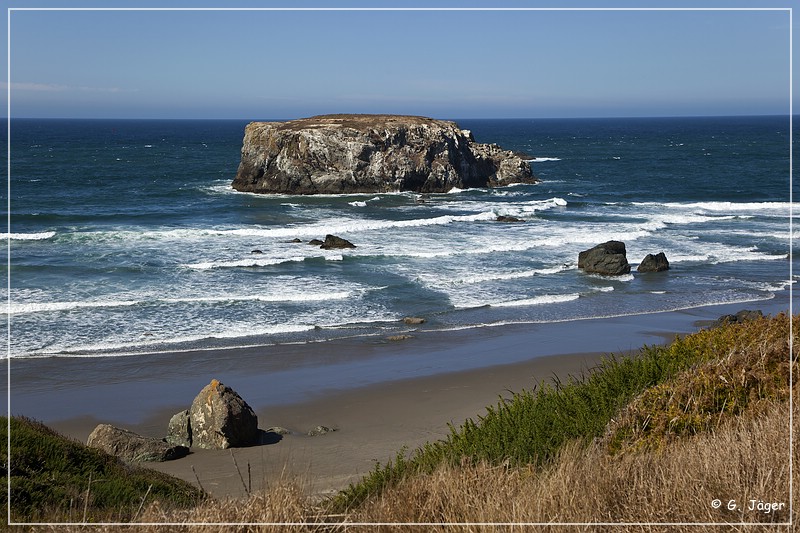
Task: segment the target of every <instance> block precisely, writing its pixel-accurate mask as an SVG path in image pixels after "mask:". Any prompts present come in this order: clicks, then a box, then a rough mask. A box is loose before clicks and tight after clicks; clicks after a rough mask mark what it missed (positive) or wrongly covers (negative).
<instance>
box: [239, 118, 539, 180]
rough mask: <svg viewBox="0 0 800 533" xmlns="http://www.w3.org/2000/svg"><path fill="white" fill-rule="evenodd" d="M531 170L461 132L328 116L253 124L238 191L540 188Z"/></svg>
mask: <svg viewBox="0 0 800 533" xmlns="http://www.w3.org/2000/svg"><path fill="white" fill-rule="evenodd" d="M537 182H538V180H537V179H536V178H535V177H534V176H533V173H532V172H531V167H530V165H529V164H528V163H527V162H526V161H524V160H523V159H522V158H521V157H519V155H517V154H514V153H513V152H511V151H509V150H504V149H502V148H500V147H499V146H497V145H495V144H482V143H477V142H475V139H474V137H473V136H472V133H470V132H469V131H468V130H462V129H461V128H460V127H459V126H458V124H456V123H455V122H451V121H446V120H435V119H431V118H427V117H416V116H401V115H360V114H342V115H322V116H315V117H310V118H303V119H298V120H290V121H287V122H251V123H250V124H248V125H247V127H246V128H245V131H244V139H243V141H242V150H241V162H240V164H239V168H238V170H237V172H236V177H235V178H234V180H233V183H232V186H233V188H234V189H236V190H237V191H243V192H255V193H286V194H351V193H366V192H368V193H380V192H393V191H416V192H420V193H427V192H447V191H449V190H451V189H453V188H459V189H466V188H469V187H502V186H505V185H509V184H511V183H537Z"/></svg>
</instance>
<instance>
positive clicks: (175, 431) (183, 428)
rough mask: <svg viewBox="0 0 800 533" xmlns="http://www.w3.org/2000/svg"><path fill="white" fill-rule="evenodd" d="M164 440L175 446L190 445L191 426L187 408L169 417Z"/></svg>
mask: <svg viewBox="0 0 800 533" xmlns="http://www.w3.org/2000/svg"><path fill="white" fill-rule="evenodd" d="M166 441H167V442H168V443H170V444H174V445H176V446H185V447H187V448H190V447H191V446H192V426H191V424H190V423H189V410H188V409H186V410H185V411H181V412H180V413H177V414H175V415H173V416H172V418H170V419H169V425H168V426H167V438H166Z"/></svg>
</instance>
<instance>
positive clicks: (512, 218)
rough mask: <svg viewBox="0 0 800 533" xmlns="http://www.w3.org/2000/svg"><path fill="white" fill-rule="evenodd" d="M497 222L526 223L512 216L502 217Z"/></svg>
mask: <svg viewBox="0 0 800 533" xmlns="http://www.w3.org/2000/svg"><path fill="white" fill-rule="evenodd" d="M495 220H497V221H498V222H525V221H524V220H522V219H521V218H517V217H512V216H510V215H500V216H498V217H497V218H496V219H495Z"/></svg>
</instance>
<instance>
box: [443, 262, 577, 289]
mask: <svg viewBox="0 0 800 533" xmlns="http://www.w3.org/2000/svg"><path fill="white" fill-rule="evenodd" d="M567 268H569V267H567V266H565V265H561V266H557V267H553V268H542V269H531V270H520V271H516V272H490V273H487V274H473V275H471V276H465V277H463V278H459V279H457V280H453V281H452V282H451V283H453V284H459V283H465V284H474V283H485V282H487V281H506V280H510V279H524V278H531V277H533V276H545V275H548V274H557V273H559V272H563V271H564V270H566V269H567Z"/></svg>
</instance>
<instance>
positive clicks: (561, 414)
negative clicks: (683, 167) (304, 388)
mask: <svg viewBox="0 0 800 533" xmlns="http://www.w3.org/2000/svg"><path fill="white" fill-rule="evenodd" d="M798 327H800V317H798V316H795V317H791V318H790V317H788V316H787V315H785V314H780V315H777V316H774V317H762V318H757V319H755V320H751V321H747V322H744V323H731V324H722V325H720V326H718V327H713V328H709V329H705V330H701V331H699V332H697V333H694V334H691V335H687V336H685V337H682V338H678V339H676V340H675V341H674V342H672V343H670V344H669V345H667V346H645V347H643V348H642V349H641V350H639V352H638V353H636V354H633V355H631V356H625V357H621V356H608V357H607V358H606V359H605V360H604V361H603V362H602V363H601V364H600V365H599V366H598V367H597V368H595V369H592V370H590V371H587V372H586V373H585V374H584V375H580V376H575V377H572V378H570V379H568V380H566V381H557V380H553V381H550V382H544V383H538V384H535V386H534V387H533V388H532V389H530V390H527V391H521V392H518V393H516V394H514V395H513V396H512V397H511V398H510V399H507V400H501V401H499V402H498V404H497V405H494V406H491V407H488V408H487V411H486V413H485V414H483V415H482V416H479V417H478V418H477V419H475V420H468V421H467V422H466V423H465V424H463V425H462V426H461V427H451V428H450V434H449V436H448V437H447V438H445V439H443V440H441V441H437V442H433V443H428V444H427V445H425V446H423V447H421V448H419V449H416V450H413V451H408V450H400V451H399V452H398V454H397V456H396V457H395V459H394V460H392V461H391V462H389V463H387V464H382V465H381V464H379V465H377V466H376V467H375V469H374V470H373V471H372V472H371V473H370V474H369V475H367V476H365V477H364V478H363V479H362V480H361V481H360V482H359V483H356V484H353V485H351V486H350V487H348V488H347V489H345V490H343V491H341V492H340V493H339V494H337V495H335V496H334V497H332V498H328V499H324V500H320V499H319V498H316V497H314V496H313V495H311V494H309V493H308V491H307V490H305V488H304V484H303V482H302V480H292V479H280V480H270V482H269V483H268V487H267V489H266V490H265V491H264V492H261V493H257V494H252V495H251V496H250V497H249V498H248V499H246V500H226V501H214V500H211V499H203V498H201V497H200V496H199V495H198V493H197V492H190V491H188V489H187V490H185V491H184V490H183V489H177V488H173V489H171V490H168V491H166V492H159V493H158V494H156V492H155V482H154V481H153V480H149V481H145V482H143V483H142V484H141V485H139V489H138V490H139V493H138V494H136V496H135V497H131V498H129V499H128V500H125V502H126V503H113V504H111V508H114V509H116V511H115V512H118V513H120V518H121V519H122V520H133V521H143V522H150V523H155V522H159V523H162V522H168V523H171V524H172V525H169V526H151V527H152V528H153V529H154V530H159V531H160V530H163V531H175V530H181V528H182V529H183V530H185V531H189V530H192V531H194V529H193V528H192V527H191V526H189V525H185V526H178V525H176V524H190V523H198V522H202V523H217V524H219V523H243V522H250V523H283V524H285V523H294V524H302V525H296V526H294V527H293V528H292V530H293V531H344V530H346V529H347V527H346V526H345V525H343V524H346V523H349V524H354V523H364V522H370V523H376V522H377V523H384V524H387V523H404V524H408V523H426V524H428V525H427V526H426V530H428V531H431V530H439V531H452V530H453V528H452V527H449V526H446V525H444V524H447V523H473V524H478V525H473V526H469V527H466V526H465V527H464V530H469V531H495V530H497V527H496V526H492V525H480V524H487V523H507V524H512V523H585V522H592V523H594V524H595V525H594V526H592V528H595V529H596V528H597V526H598V525H599V524H612V523H614V524H616V523H628V524H630V525H629V526H628V527H627V528H623V529H622V530H630V531H639V530H642V527H641V526H637V525H636V523H641V522H658V523H672V524H673V525H672V526H669V527H667V526H664V529H663V530H665V531H666V530H669V531H676V530H678V531H680V530H686V531H688V530H694V529H695V528H693V527H692V526H689V525H685V526H680V525H677V524H679V523H725V522H728V523H731V524H732V525H731V528H732V529H736V528H737V527H739V526H736V525H733V524H739V525H741V524H747V523H766V524H771V526H770V527H772V528H774V529H776V530H777V529H778V528H779V527H783V529H784V530H785V527H786V526H785V524H786V523H787V521H788V520H790V518H791V517H790V513H789V508H790V504H791V502H790V499H789V498H790V494H789V484H790V479H791V477H790V471H789V464H790V454H792V455H791V458H792V459H793V461H794V462H795V464H797V461H799V460H800V454H798V451H797V447H796V446H795V447H794V448H793V449H791V448H790V420H791V417H790V404H791V402H790V401H789V399H790V395H791V393H792V389H791V386H790V385H791V380H790V373H791V372H792V371H793V370H794V371H795V374H794V375H795V376H796V375H797V374H796V370H797V361H798V352H797V347H796V344H797V343H796V342H792V341H793V340H796V339H797V331H798ZM791 349H793V351H792V350H791ZM795 383H796V380H795ZM797 390H798V389H797V386H796V385H795V386H794V392H795V393H796V392H797ZM796 405H797V404H796V403H795V404H794V412H793V413H792V414H793V415H794V416H795V417H796V416H797V415H798V410H797V407H796ZM12 422H13V423H14V424H17V425H19V426H20V427H22V428H26V427H31V428H36V429H37V431H38V433H36V434H32V436H31V437H29V438H31V439H32V442H29V443H28V444H26V446H30V447H31V448H32V449H43V450H44V449H49V447H50V446H52V445H50V444H48V445H47V446H45V445H44V444H40V443H38V440H39V439H42V440H44V439H45V438H46V439H48V441H49V439H51V438H55V436H54V435H53V434H52V432H49V430H47V429H46V428H43V427H42V426H40V425H38V424H35V423H32V422H30V421H17V420H12ZM16 427H17V426H14V427H12V437H13V438H14V439H19V438H23V437H18V436H16V435H15V433H16ZM26 431H27V430H26ZM23 434H25V433H24V432H23ZM37 435H41V437H40V436H37ZM4 442H5V440H4V439H3V443H4ZM17 446H19V445H18V444H17V445H15V444H14V441H13V440H12V448H13V449H15V450H16V449H17ZM76 446H78V445H76ZM76 449H77V448H76ZM3 453H4V454H5V453H6V452H5V451H4V452H3ZM37 453H40V454H42V453H44V454H45V455H54V456H57V457H59V458H60V459H59V461H60V462H61V463H68V464H69V465H71V466H72V467H74V468H76V469H77V472H82V474H74V477H73V478H71V479H72V481H71V483H72V489H71V490H72V491H73V492H72V496H62V497H61V500H60V502H61V503H60V504H59V503H57V502H55V501H53V500H44V499H42V500H41V501H36V500H35V499H36V498H44V495H43V494H44V491H42V490H33V489H25V491H27V492H25V491H20V490H21V489H20V487H22V488H23V489H24V487H26V486H28V485H31V486H32V482H30V481H28V477H26V476H27V475H28V474H27V472H28V470H24V469H22V468H21V467H20V466H18V465H17V463H16V461H18V460H20V459H19V458H18V456H17V454H16V453H15V454H14V456H13V457H14V463H13V464H12V510H13V511H14V512H16V513H19V515H18V516H20V517H23V516H24V517H29V518H32V517H34V516H36V517H38V518H39V519H44V518H47V516H45V515H37V514H36V512H37V511H34V510H35V509H44V510H46V511H48V512H50V513H52V514H51V515H49V516H51V517H52V520H54V521H61V520H63V519H64V518H66V517H68V516H71V517H72V518H73V519H75V518H78V519H80V518H81V517H82V515H83V517H85V518H88V519H90V520H92V521H98V520H99V519H104V518H106V517H108V516H109V515H108V514H106V515H102V514H97V513H96V512H95V507H94V506H95V505H96V504H97V502H98V501H99V500H98V499H95V500H93V501H92V502H90V503H91V505H88V504H86V503H85V501H84V500H81V499H80V498H81V491H83V492H87V482H88V478H89V476H92V477H94V476H101V475H102V476H108V477H111V476H110V475H108V474H100V473H99V472H98V471H97V470H92V468H96V467H91V468H90V465H94V464H95V462H97V461H98V459H96V458H95V459H93V458H91V457H89V456H84V455H80V454H79V452H78V451H71V452H70V454H71V455H69V454H67V455H65V454H64V452H62V451H58V452H37ZM81 453H82V452H81ZM91 453H94V454H96V453H97V452H95V451H92V452H91ZM92 457H94V456H92ZM93 461H94V462H93ZM26 464H28V465H30V464H43V465H47V466H41V467H39V471H37V472H36V473H35V475H36V476H37V477H36V479H40V480H45V479H48V476H51V477H52V478H53V479H56V478H57V477H56V476H57V472H60V471H61V470H63V469H65V468H66V466H65V465H64V464H61V465H60V466H58V469H56V466H50V465H51V463H41V462H37V463H26ZM58 464H59V463H55V465H58ZM25 468H28V469H31V468H32V467H30V466H26V467H25ZM125 468H128V467H125ZM18 469H19V470H18ZM18 471H20V472H25V473H26V476H17V475H16V472H18ZM95 472H98V473H95ZM81 475H82V476H83V477H81ZM152 475H153V476H154V478H153V479H155V474H152ZM30 476H33V473H31V474H30ZM95 479H97V477H95ZM794 483H795V487H794V491H795V493H797V491H798V489H799V488H800V487H798V486H797V485H798V481H797V480H796V479H795V481H794ZM26 484H27V485H26ZM98 485H99V484H98ZM94 486H95V485H94V484H92V491H93V492H94ZM148 487H153V488H152V489H151V488H148ZM64 490H67V489H64ZM120 490H121V489H120ZM18 491H20V492H19V494H25V495H28V494H29V495H30V496H25V497H26V498H28V499H27V500H20V496H18ZM146 492H147V498H146V501H145V499H144V496H145V495H146ZM176 494H179V495H180V497H179V498H174V496H175V495H176ZM68 497H69V498H72V499H71V500H69V499H67V498H68ZM95 498H98V496H95ZM120 501H121V500H120ZM69 502H73V503H72V504H71V505H72V507H76V506H77V507H78V509H77V510H74V511H73V510H70V509H71V508H72V507H70V504H69ZM187 505H188V507H187ZM181 507H182V508H183V509H181ZM87 509H88V511H87ZM795 522H797V520H796V519H795ZM779 524H784V526H779ZM794 525H795V526H797V525H798V524H797V523H795V524H794ZM209 527H210V526H209ZM283 528H284V526H255V525H254V526H247V525H241V526H236V527H233V526H227V527H226V529H225V530H226V531H272V530H274V531H280V530H283ZM405 529H408V530H409V531H411V530H418V528H417V529H415V528H414V526H400V525H385V526H380V527H378V526H372V527H371V530H383V531H402V530H405ZM509 529H512V530H513V528H511V527H510V526H509ZM590 529H591V528H590ZM741 529H746V528H745V526H741ZM209 530H215V529H213V528H211V529H209ZM615 530H617V529H615ZM647 530H648V531H661V530H662V529H659V528H658V527H648V528H647Z"/></svg>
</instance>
